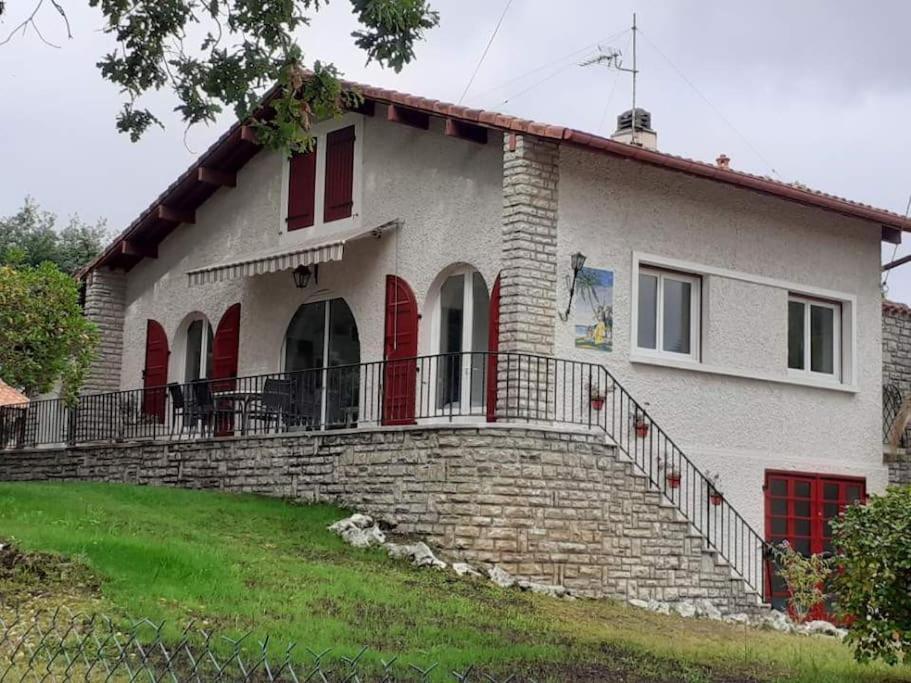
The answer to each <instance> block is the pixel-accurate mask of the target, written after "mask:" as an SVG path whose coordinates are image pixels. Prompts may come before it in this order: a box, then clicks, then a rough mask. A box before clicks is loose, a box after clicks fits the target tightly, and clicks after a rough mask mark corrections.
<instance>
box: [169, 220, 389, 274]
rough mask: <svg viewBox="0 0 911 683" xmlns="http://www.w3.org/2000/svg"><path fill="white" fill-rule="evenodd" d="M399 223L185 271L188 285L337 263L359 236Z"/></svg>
mask: <svg viewBox="0 0 911 683" xmlns="http://www.w3.org/2000/svg"><path fill="white" fill-rule="evenodd" d="M400 224H401V221H400V220H393V221H389V222H387V223H383V224H382V225H380V226H377V227H375V228H360V229H358V230H353V231H349V232H347V233H339V234H336V235H323V236H322V237H314V238H312V239H309V240H306V241H304V242H301V243H299V244H296V245H294V246H293V247H285V248H284V249H282V250H281V251H276V250H272V251H269V252H263V253H260V254H255V255H253V256H249V257H248V258H245V259H242V260H236V261H228V262H225V263H216V264H213V265H209V266H204V267H202V268H194V269H193V270H188V271H187V277H188V278H189V281H190V286H191V287H193V286H196V285H205V284H210V283H213V282H224V281H226V280H237V279H240V278H245V277H251V276H253V275H263V274H265V273H277V272H279V271H282V270H292V269H294V268H297V267H298V266H312V265H316V264H317V263H327V262H329V261H341V260H342V257H343V256H344V254H345V245H346V244H347V243H348V242H352V241H354V240H357V239H361V238H363V237H370V236H372V237H376V238H379V237H381V236H382V235H383V233H385V232H388V231H389V230H392V229H393V228H397V227H399V225H400Z"/></svg>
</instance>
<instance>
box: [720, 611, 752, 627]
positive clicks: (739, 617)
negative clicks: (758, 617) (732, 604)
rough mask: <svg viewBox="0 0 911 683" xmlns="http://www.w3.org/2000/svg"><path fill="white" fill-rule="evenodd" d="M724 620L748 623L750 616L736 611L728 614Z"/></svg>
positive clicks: (730, 622)
mask: <svg viewBox="0 0 911 683" xmlns="http://www.w3.org/2000/svg"><path fill="white" fill-rule="evenodd" d="M724 621H725V622H726V623H728V624H749V623H750V616H749V615H748V614H744V613H743V612H738V613H737V614H729V615H727V616H726V617H725V618H724Z"/></svg>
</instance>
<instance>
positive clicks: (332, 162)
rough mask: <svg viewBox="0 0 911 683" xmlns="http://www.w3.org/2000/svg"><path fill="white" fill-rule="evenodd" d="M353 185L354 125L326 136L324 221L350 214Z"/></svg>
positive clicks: (346, 216)
mask: <svg viewBox="0 0 911 683" xmlns="http://www.w3.org/2000/svg"><path fill="white" fill-rule="evenodd" d="M353 185H354V126H348V127H347V128H342V129H341V130H334V131H332V132H331V133H329V135H327V136H326V203H325V207H324V209H323V220H324V221H325V222H327V223H328V222H329V221H336V220H338V219H340V218H348V216H350V215H351V206H352V204H353V201H352V190H353Z"/></svg>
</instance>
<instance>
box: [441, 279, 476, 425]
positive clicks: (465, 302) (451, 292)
mask: <svg viewBox="0 0 911 683" xmlns="http://www.w3.org/2000/svg"><path fill="white" fill-rule="evenodd" d="M433 312H434V313H433V315H434V320H433V326H432V332H431V333H432V341H433V348H434V351H435V353H437V354H439V355H438V361H437V364H436V365H437V369H436V381H435V386H436V398H435V406H436V411H437V412H438V413H440V414H450V415H470V414H479V413H483V412H484V410H483V409H484V401H485V398H486V396H485V393H486V392H485V385H486V374H487V362H486V361H487V348H488V346H487V345H488V335H489V322H490V321H489V315H490V295H489V293H488V290H487V285H486V283H485V282H484V277H483V276H482V275H481V274H480V273H479V272H478V271H477V270H475V269H474V268H472V267H471V266H456V267H453V268H451V269H449V270H447V271H444V273H443V275H442V276H441V278H439V279H438V290H437V291H436V292H435V305H434V307H433Z"/></svg>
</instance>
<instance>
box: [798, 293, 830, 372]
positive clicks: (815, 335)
mask: <svg viewBox="0 0 911 683" xmlns="http://www.w3.org/2000/svg"><path fill="white" fill-rule="evenodd" d="M788 368H789V369H790V370H791V371H792V372H804V373H807V374H808V375H818V376H822V377H831V378H833V379H839V378H840V377H841V305H840V304H838V303H834V302H829V301H823V300H817V299H810V298H807V297H802V296H799V295H794V294H792V295H791V296H790V297H789V298H788Z"/></svg>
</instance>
